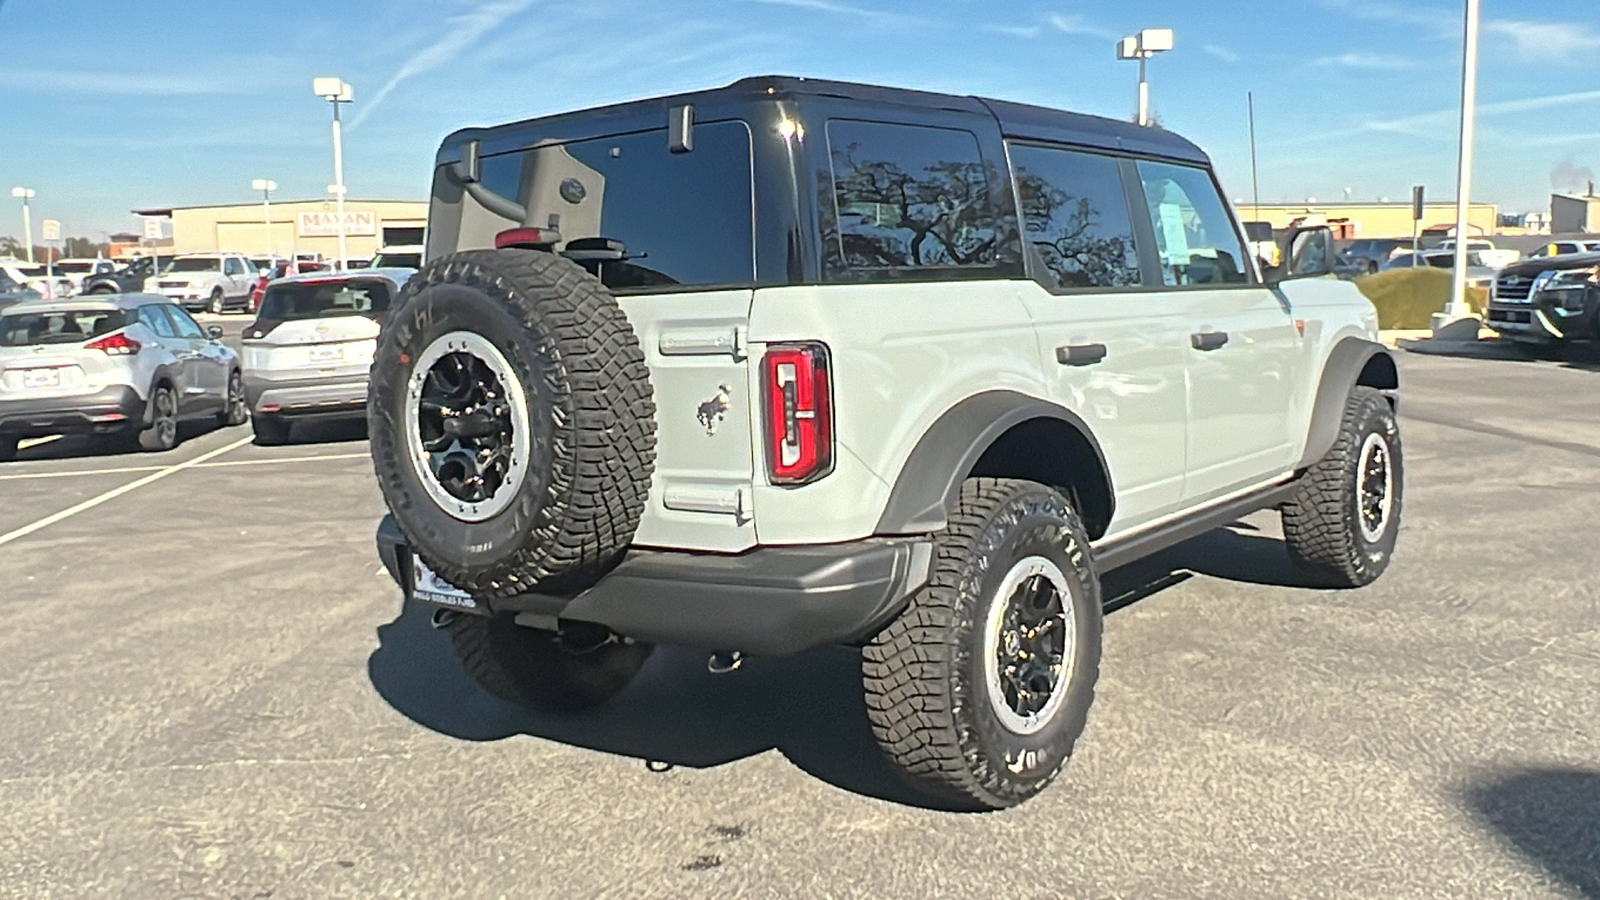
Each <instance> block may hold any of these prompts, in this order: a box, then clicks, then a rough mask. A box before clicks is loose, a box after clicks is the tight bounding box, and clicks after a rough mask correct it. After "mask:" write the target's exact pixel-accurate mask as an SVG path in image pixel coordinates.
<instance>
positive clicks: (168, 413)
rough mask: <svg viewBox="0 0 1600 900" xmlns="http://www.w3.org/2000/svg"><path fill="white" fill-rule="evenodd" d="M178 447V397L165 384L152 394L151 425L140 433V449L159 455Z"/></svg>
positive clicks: (157, 387) (158, 386)
mask: <svg viewBox="0 0 1600 900" xmlns="http://www.w3.org/2000/svg"><path fill="white" fill-rule="evenodd" d="M176 446H178V395H177V393H176V392H175V391H173V389H172V388H171V387H170V386H168V385H165V384H162V385H157V386H156V389H155V390H154V391H152V392H151V393H150V425H149V427H147V428H145V430H143V431H141V432H139V447H140V449H143V450H148V451H152V452H156V453H159V452H161V451H164V450H171V449H172V448H173V447H176Z"/></svg>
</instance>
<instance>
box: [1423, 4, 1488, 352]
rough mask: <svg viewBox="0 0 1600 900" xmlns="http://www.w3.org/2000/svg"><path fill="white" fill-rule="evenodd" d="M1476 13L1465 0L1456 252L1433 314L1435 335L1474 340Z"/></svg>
mask: <svg viewBox="0 0 1600 900" xmlns="http://www.w3.org/2000/svg"><path fill="white" fill-rule="evenodd" d="M1478 13H1479V0H1466V29H1465V34H1464V36H1463V38H1462V49H1461V146H1460V164H1459V167H1458V169H1457V173H1456V233H1455V240H1456V243H1455V250H1456V255H1455V263H1454V267H1453V268H1452V269H1451V279H1450V301H1449V302H1448V303H1447V304H1446V305H1445V308H1444V310H1443V311H1442V312H1439V313H1437V314H1435V315H1434V317H1433V336H1434V337H1435V338H1459V339H1463V340H1469V339H1470V340H1477V338H1478V329H1479V327H1480V326H1481V325H1482V324H1483V323H1482V321H1481V320H1479V319H1478V317H1477V316H1474V315H1473V314H1472V307H1471V306H1469V305H1467V252H1468V251H1467V238H1468V234H1467V227H1468V221H1467V220H1468V217H1469V214H1470V213H1471V211H1472V145H1473V141H1474V140H1475V137H1476V135H1475V132H1476V129H1477V114H1478V20H1479V18H1478Z"/></svg>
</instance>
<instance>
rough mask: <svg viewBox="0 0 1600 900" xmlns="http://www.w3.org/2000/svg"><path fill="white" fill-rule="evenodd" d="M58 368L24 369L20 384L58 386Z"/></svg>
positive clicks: (32, 386) (30, 386) (59, 379)
mask: <svg viewBox="0 0 1600 900" xmlns="http://www.w3.org/2000/svg"><path fill="white" fill-rule="evenodd" d="M60 385H61V370H60V369H24V370H23V372H22V386H23V387H25V388H44V387H60Z"/></svg>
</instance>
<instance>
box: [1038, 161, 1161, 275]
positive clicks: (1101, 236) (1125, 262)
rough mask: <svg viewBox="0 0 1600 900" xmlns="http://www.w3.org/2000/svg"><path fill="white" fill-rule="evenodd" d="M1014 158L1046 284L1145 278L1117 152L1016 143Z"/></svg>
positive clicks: (1039, 265)
mask: <svg viewBox="0 0 1600 900" xmlns="http://www.w3.org/2000/svg"><path fill="white" fill-rule="evenodd" d="M1011 165H1012V168H1013V169H1014V171H1015V172H1016V179H1017V195H1018V196H1019V197H1020V198H1021V202H1022V224H1023V229H1024V232H1025V234H1026V235H1027V240H1028V245H1029V248H1030V249H1029V252H1030V253H1031V254H1033V261H1034V265H1035V268H1037V269H1040V270H1042V271H1040V272H1038V273H1036V274H1038V275H1039V276H1041V277H1042V280H1044V281H1045V283H1046V285H1047V286H1049V287H1054V288H1058V289H1066V288H1117V287H1134V286H1137V285H1139V284H1140V282H1141V280H1142V279H1141V278H1140V273H1139V251H1138V248H1137V247H1136V246H1135V244H1134V239H1133V223H1132V220H1131V219H1130V217H1129V215H1128V200H1127V194H1126V193H1125V192H1124V191H1123V187H1122V169H1121V166H1120V165H1119V164H1118V162H1117V161H1116V160H1115V159H1112V158H1110V157H1106V156H1099V155H1097V154H1093V153H1084V152H1080V151H1075V150H1058V149H1053V148H1046V147H1029V146H1021V145H1017V146H1013V147H1012V148H1011Z"/></svg>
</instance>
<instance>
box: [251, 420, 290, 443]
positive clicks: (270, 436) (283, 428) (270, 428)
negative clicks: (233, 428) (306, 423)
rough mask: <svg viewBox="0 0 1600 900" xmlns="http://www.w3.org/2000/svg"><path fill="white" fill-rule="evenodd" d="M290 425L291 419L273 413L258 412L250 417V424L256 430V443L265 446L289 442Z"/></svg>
mask: <svg viewBox="0 0 1600 900" xmlns="http://www.w3.org/2000/svg"><path fill="white" fill-rule="evenodd" d="M289 425H290V423H289V420H287V419H285V418H283V417H282V416H277V415H273V414H272V413H256V414H255V415H254V416H251V417H250V426H251V427H252V428H254V429H255V432H256V443H257V444H260V445H262V446H263V447H271V446H276V445H278V444H287V443H288V442H289Z"/></svg>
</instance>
